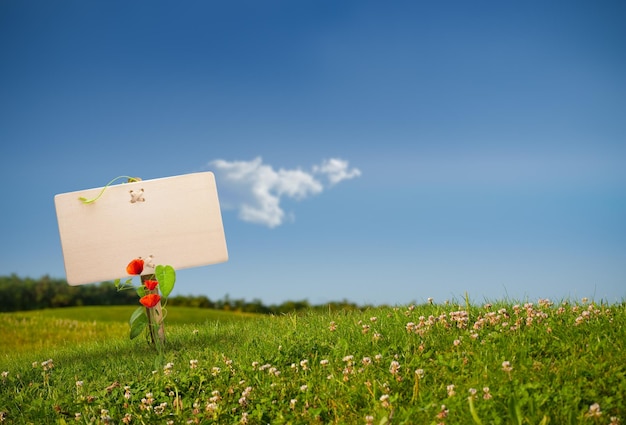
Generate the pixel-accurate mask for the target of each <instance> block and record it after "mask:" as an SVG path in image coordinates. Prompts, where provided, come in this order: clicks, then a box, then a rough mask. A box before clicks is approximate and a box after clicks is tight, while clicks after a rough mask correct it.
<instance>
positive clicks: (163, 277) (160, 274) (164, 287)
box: [154, 265, 176, 297]
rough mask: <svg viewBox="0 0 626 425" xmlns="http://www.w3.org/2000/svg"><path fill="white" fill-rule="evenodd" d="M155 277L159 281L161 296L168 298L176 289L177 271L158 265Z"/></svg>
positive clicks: (170, 267)
mask: <svg viewBox="0 0 626 425" xmlns="http://www.w3.org/2000/svg"><path fill="white" fill-rule="evenodd" d="M154 275H155V276H156V279H157V280H158V281H159V289H160V290H161V295H163V296H164V297H167V296H168V295H169V294H170V293H171V292H172V290H173V289H174V284H175V283H176V271H175V270H174V267H172V266H162V265H158V266H156V268H155V269H154Z"/></svg>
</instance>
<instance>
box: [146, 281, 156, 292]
mask: <svg viewBox="0 0 626 425" xmlns="http://www.w3.org/2000/svg"><path fill="white" fill-rule="evenodd" d="M143 284H144V285H145V286H146V289H147V290H148V291H154V288H156V287H157V285H158V284H159V282H158V281H157V280H146V281H144V283H143Z"/></svg>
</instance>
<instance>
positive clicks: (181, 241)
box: [54, 172, 228, 285]
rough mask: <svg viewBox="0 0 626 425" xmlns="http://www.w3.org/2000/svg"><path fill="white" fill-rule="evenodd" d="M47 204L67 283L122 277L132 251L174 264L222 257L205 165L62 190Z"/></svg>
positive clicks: (213, 190)
mask: <svg viewBox="0 0 626 425" xmlns="http://www.w3.org/2000/svg"><path fill="white" fill-rule="evenodd" d="M103 190H104V192H102V191H103ZM100 193H102V196H101V197H100V198H98V199H97V200H96V201H95V202H91V203H84V202H82V201H81V200H80V199H79V198H81V197H82V198H87V199H92V198H95V197H97V196H98V195H99V194H100ZM54 203H55V206H56V212H57V220H58V224H59V234H60V237H61V246H62V249H63V257H64V261H65V272H66V277H67V282H68V283H69V284H70V285H82V284H86V283H94V282H102V281H106V280H113V279H118V278H120V279H122V278H125V277H128V275H127V274H126V265H127V264H128V263H129V262H130V261H131V260H132V259H134V258H138V257H141V258H143V259H144V260H145V261H146V262H147V264H150V263H152V264H154V265H157V264H167V265H171V266H172V267H174V268H175V269H183V268H189V267H198V266H204V265H208V264H215V263H221V262H224V261H227V260H228V251H227V249H226V238H225V236H224V227H223V224H222V216H221V212H220V205H219V200H218V196H217V187H216V184H215V177H214V175H213V173H211V172H203V173H194V174H186V175H182V176H175V177H167V178H161V179H154V180H143V181H135V182H131V183H123V184H117V185H113V186H109V187H107V188H106V189H105V188H96V189H88V190H82V191H77V192H70V193H63V194H59V195H56V196H55V197H54ZM146 272H150V271H149V270H148V271H146Z"/></svg>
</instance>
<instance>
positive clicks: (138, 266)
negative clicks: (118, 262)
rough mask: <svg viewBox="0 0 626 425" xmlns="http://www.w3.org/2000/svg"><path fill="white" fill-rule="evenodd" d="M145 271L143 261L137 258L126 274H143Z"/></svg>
mask: <svg viewBox="0 0 626 425" xmlns="http://www.w3.org/2000/svg"><path fill="white" fill-rule="evenodd" d="M142 271H143V260H142V259H141V258H135V259H134V260H133V261H131V262H130V263H128V265H127V266H126V273H128V274H131V275H132V274H141V272H142Z"/></svg>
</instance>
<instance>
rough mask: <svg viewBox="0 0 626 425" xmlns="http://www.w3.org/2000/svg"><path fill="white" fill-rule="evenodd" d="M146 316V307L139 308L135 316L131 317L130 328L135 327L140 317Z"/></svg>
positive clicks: (134, 313) (134, 312)
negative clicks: (134, 324)
mask: <svg viewBox="0 0 626 425" xmlns="http://www.w3.org/2000/svg"><path fill="white" fill-rule="evenodd" d="M145 315H146V309H145V308H144V307H137V309H136V310H135V311H133V314H131V315H130V320H129V321H128V322H129V324H130V326H133V323H134V322H135V321H136V320H137V319H138V318H139V317H140V316H145Z"/></svg>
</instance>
